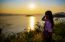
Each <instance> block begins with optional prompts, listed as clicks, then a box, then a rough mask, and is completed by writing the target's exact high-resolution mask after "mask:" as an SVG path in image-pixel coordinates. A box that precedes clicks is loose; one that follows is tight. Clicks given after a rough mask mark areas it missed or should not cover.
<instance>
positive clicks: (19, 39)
mask: <svg viewBox="0 0 65 42" xmlns="http://www.w3.org/2000/svg"><path fill="white" fill-rule="evenodd" d="M40 28H42V27H40V26H38V25H37V28H36V29H35V31H30V32H20V33H16V34H15V33H12V34H13V35H10V34H9V35H8V36H7V37H5V36H4V34H2V33H0V42H42V40H43V39H42V36H43V35H42V31H41V29H40ZM52 37H53V40H54V41H55V42H65V22H61V23H58V24H55V26H54V32H53V36H52ZM43 41H44V40H43Z"/></svg>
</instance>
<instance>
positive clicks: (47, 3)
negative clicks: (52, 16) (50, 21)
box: [0, 0, 65, 14]
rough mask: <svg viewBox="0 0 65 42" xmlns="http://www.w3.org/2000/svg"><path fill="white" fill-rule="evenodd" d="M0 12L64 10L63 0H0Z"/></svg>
mask: <svg viewBox="0 0 65 42" xmlns="http://www.w3.org/2000/svg"><path fill="white" fill-rule="evenodd" d="M0 6H1V7H0V11H1V12H0V13H11V14H43V13H44V12H45V11H46V10H52V12H65V0H0Z"/></svg>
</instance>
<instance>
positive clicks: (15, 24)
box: [0, 15, 43, 33]
mask: <svg viewBox="0 0 65 42" xmlns="http://www.w3.org/2000/svg"><path fill="white" fill-rule="evenodd" d="M42 17H43V15H34V16H26V15H12V16H10V15H9V16H8V15H5V16H0V28H2V29H3V31H2V32H3V33H10V32H14V33H18V32H22V31H25V30H24V29H30V27H31V29H32V30H33V29H34V24H36V23H37V22H41V19H42Z"/></svg>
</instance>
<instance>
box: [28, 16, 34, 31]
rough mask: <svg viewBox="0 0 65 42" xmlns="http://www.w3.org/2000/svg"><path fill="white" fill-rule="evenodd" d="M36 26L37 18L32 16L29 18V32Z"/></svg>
mask: <svg viewBox="0 0 65 42" xmlns="http://www.w3.org/2000/svg"><path fill="white" fill-rule="evenodd" d="M34 25H35V17H34V16H30V17H29V27H28V31H30V30H34Z"/></svg>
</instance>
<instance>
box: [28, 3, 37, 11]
mask: <svg viewBox="0 0 65 42" xmlns="http://www.w3.org/2000/svg"><path fill="white" fill-rule="evenodd" d="M28 7H29V9H30V10H32V9H35V7H36V6H35V4H34V3H31V4H29V6H28Z"/></svg>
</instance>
